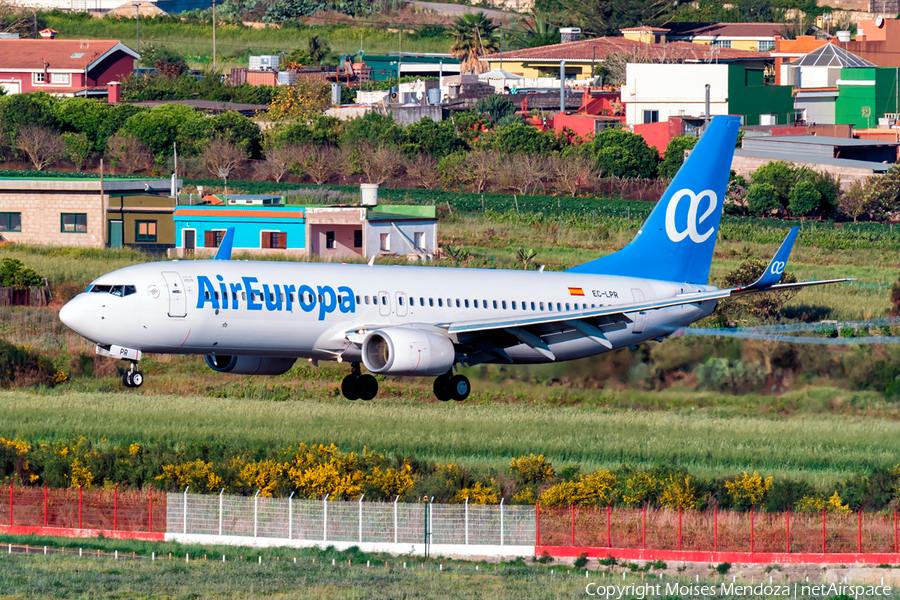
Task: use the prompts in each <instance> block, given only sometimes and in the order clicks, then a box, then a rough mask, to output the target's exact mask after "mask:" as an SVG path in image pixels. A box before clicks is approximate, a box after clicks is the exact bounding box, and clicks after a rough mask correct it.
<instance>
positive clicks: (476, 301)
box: [466, 300, 478, 308]
mask: <svg viewBox="0 0 900 600" xmlns="http://www.w3.org/2000/svg"><path fill="white" fill-rule="evenodd" d="M472 302H474V303H475V308H478V300H473V301H472ZM466 308H469V301H468V300H466Z"/></svg>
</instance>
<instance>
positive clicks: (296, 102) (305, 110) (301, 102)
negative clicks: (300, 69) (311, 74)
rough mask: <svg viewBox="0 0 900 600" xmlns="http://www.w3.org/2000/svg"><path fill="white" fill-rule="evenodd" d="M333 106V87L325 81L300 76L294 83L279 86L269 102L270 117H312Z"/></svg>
mask: <svg viewBox="0 0 900 600" xmlns="http://www.w3.org/2000/svg"><path fill="white" fill-rule="evenodd" d="M329 106H331V87H330V86H329V85H328V84H327V83H326V82H324V81H320V80H318V79H310V78H308V77H300V78H298V79H297V81H296V82H294V84H293V85H283V86H279V87H278V91H277V92H276V93H275V98H273V99H272V102H271V103H270V104H269V110H268V112H267V116H268V117H269V118H270V119H273V120H278V119H311V118H313V117H315V116H318V115H321V114H322V113H323V112H325V109H326V108H328V107H329Z"/></svg>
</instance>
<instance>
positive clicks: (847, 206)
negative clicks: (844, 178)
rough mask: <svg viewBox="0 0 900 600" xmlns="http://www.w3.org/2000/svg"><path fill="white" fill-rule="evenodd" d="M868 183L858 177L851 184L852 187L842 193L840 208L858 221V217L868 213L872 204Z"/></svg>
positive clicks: (854, 220)
mask: <svg viewBox="0 0 900 600" xmlns="http://www.w3.org/2000/svg"><path fill="white" fill-rule="evenodd" d="M866 187H867V186H866V183H865V180H863V179H857V180H856V181H854V182H853V183H851V184H850V188H849V189H848V190H847V191H846V192H844V193H843V194H842V195H841V199H840V202H839V203H838V208H839V209H840V211H841V212H842V213H843V214H845V215H847V216H848V217H852V218H853V222H854V223H856V222H857V219H859V217H860V216H861V215H863V214H864V213H866V212H867V211H868V210H869V208H870V205H871V202H872V200H871V198H870V197H869V194H868V191H867V189H866Z"/></svg>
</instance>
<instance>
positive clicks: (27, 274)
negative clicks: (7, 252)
mask: <svg viewBox="0 0 900 600" xmlns="http://www.w3.org/2000/svg"><path fill="white" fill-rule="evenodd" d="M39 285H41V276H40V275H38V273H37V271H35V270H34V269H32V268H31V267H26V266H25V263H23V262H22V261H21V260H19V259H18V258H4V259H3V260H2V261H0V287H13V288H27V287H32V286H39Z"/></svg>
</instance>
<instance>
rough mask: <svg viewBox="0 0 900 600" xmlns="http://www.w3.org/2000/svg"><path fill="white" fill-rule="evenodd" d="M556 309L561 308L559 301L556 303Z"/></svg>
mask: <svg viewBox="0 0 900 600" xmlns="http://www.w3.org/2000/svg"><path fill="white" fill-rule="evenodd" d="M556 310H558V311H561V310H562V304H560V303H559V302H557V303H556Z"/></svg>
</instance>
